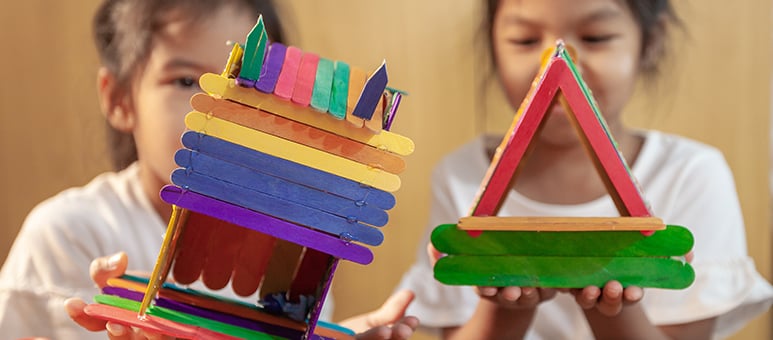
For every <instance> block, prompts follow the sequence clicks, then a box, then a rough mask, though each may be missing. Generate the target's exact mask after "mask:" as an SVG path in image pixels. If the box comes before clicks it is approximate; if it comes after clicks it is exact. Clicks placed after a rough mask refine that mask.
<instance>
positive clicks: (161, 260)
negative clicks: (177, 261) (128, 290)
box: [139, 203, 184, 317]
mask: <svg viewBox="0 0 773 340" xmlns="http://www.w3.org/2000/svg"><path fill="white" fill-rule="evenodd" d="M170 204H172V216H171V218H170V219H169V224H168V225H167V227H166V233H164V241H163V242H162V243H161V250H160V251H159V252H158V258H157V259H156V264H155V266H154V267H153V273H152V274H151V276H150V284H148V289H147V290H146V291H145V298H144V299H142V303H141V305H140V309H139V314H140V316H141V317H143V316H145V311H147V309H148V307H150V303H151V302H152V301H153V299H154V298H155V297H156V294H157V293H158V290H159V288H160V287H161V284H162V283H163V282H164V281H165V280H166V276H165V275H164V273H167V272H168V269H169V267H170V266H171V265H172V259H173V255H174V251H173V248H174V244H175V242H174V241H176V238H177V237H179V235H180V234H179V230H180V229H181V228H182V226H181V225H180V223H178V222H179V220H180V217H181V216H182V213H183V209H184V208H180V207H179V206H177V205H174V204H173V203H170Z"/></svg>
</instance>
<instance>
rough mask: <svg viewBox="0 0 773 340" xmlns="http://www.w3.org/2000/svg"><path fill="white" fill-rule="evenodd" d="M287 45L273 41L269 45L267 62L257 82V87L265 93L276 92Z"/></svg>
mask: <svg viewBox="0 0 773 340" xmlns="http://www.w3.org/2000/svg"><path fill="white" fill-rule="evenodd" d="M286 53H287V46H285V45H282V44H280V43H277V42H275V43H272V44H271V46H269V49H268V54H267V56H266V62H265V63H263V68H262V69H261V70H260V77H259V78H258V81H257V82H256V83H255V88H256V89H258V91H260V92H263V93H274V86H276V80H277V79H279V71H281V70H282V63H284V60H285V54H286Z"/></svg>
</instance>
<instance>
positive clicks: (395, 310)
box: [369, 290, 414, 327]
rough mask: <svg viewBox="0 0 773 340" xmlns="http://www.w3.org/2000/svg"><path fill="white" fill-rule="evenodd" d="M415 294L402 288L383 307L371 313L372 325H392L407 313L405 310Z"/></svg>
mask: <svg viewBox="0 0 773 340" xmlns="http://www.w3.org/2000/svg"><path fill="white" fill-rule="evenodd" d="M413 298H414V294H413V292H412V291H410V290H401V291H399V292H397V293H394V294H392V296H390V297H389V298H388V299H387V300H386V301H385V302H384V304H383V305H381V308H379V309H378V310H376V311H375V312H373V313H371V314H370V318H369V319H370V320H369V324H370V326H371V327H372V326H381V325H390V324H393V323H395V322H397V321H398V320H400V319H401V318H402V317H403V316H404V315H405V310H406V309H408V305H410V304H411V302H412V301H413Z"/></svg>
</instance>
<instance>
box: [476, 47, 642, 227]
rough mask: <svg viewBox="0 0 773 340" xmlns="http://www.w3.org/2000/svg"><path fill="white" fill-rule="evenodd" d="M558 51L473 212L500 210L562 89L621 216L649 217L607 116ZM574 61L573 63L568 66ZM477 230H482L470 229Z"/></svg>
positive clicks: (505, 143)
mask: <svg viewBox="0 0 773 340" xmlns="http://www.w3.org/2000/svg"><path fill="white" fill-rule="evenodd" d="M556 51H557V52H556V53H555V54H554V55H553V56H552V57H551V58H550V59H549V60H548V62H547V64H546V66H545V65H543V67H542V69H541V73H540V75H539V76H538V78H537V79H538V80H537V81H536V82H535V85H534V87H533V88H532V91H530V93H532V94H531V95H530V96H527V99H526V100H524V103H523V105H522V107H521V108H519V110H518V113H517V114H516V116H515V118H514V120H513V124H512V125H511V127H510V129H509V130H508V133H507V134H506V137H505V139H504V140H503V141H502V144H501V145H500V147H499V148H498V149H497V150H498V151H497V154H495V156H494V159H493V160H492V163H491V167H490V168H489V170H488V172H487V174H486V177H485V178H484V181H483V184H481V191H480V193H479V194H478V197H476V199H475V202H476V203H475V204H474V206H473V209H472V213H471V215H473V216H493V215H496V213H497V211H498V210H499V207H500V205H501V203H502V200H503V199H504V197H505V196H506V195H505V193H506V192H507V191H508V190H510V189H509V188H510V187H511V183H512V181H513V179H514V178H515V173H516V171H517V167H518V165H519V164H520V161H521V159H522V157H523V155H524V154H525V153H526V150H527V149H528V147H529V145H530V143H531V140H532V139H533V138H534V137H535V134H536V132H537V131H538V130H539V127H540V126H541V124H542V121H543V120H544V119H545V113H546V111H547V110H548V108H549V106H550V104H551V103H552V102H553V100H554V97H555V95H556V94H557V93H561V94H562V95H563V96H564V98H565V99H566V102H567V103H568V107H569V108H570V109H569V110H568V111H569V112H568V114H569V115H570V116H571V117H573V120H574V121H575V123H576V124H577V127H578V132H579V133H580V137H581V140H584V141H585V143H586V145H588V149H589V150H588V151H589V153H590V154H591V155H592V159H593V160H594V164H595V165H596V167H597V170H598V171H599V173H600V174H601V176H602V179H604V182H605V183H606V184H607V190H608V192H609V193H610V195H611V196H612V198H613V200H614V201H615V204H616V205H617V208H618V210H619V212H620V214H621V215H622V216H634V217H644V216H651V213H650V212H649V207H647V205H646V204H645V203H644V201H643V199H642V197H641V193H640V192H639V190H638V187H637V186H636V185H635V182H634V180H633V178H632V176H631V175H630V172H628V171H627V166H626V165H625V161H624V160H623V159H622V157H621V156H620V154H619V153H618V151H617V149H616V147H615V143H614V141H613V140H612V139H611V136H610V135H609V133H608V130H607V129H606V128H605V123H604V121H603V117H601V115H600V113H598V108H597V107H596V108H594V107H593V106H592V105H591V103H593V100H592V97H591V96H590V92H589V91H587V87H585V88H584V89H583V86H584V83H582V79H581V78H580V76H579V73H578V72H577V70H576V69H573V65H572V64H571V59H569V57H568V54H567V52H566V51H565V50H564V49H562V48H561V46H559V47H558V48H557V50H556ZM570 65H571V66H570ZM471 233H472V234H474V235H477V234H478V232H471Z"/></svg>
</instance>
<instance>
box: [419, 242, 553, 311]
mask: <svg viewBox="0 0 773 340" xmlns="http://www.w3.org/2000/svg"><path fill="white" fill-rule="evenodd" d="M427 256H428V257H429V262H430V266H435V262H437V260H438V259H440V258H441V257H442V256H443V254H442V253H441V252H439V251H438V250H437V249H435V246H433V245H432V243H428V244H427ZM477 291H478V295H480V297H481V298H483V299H486V300H489V301H492V302H495V303H497V304H498V305H500V306H503V307H506V308H510V309H513V308H534V307H537V305H539V304H540V303H541V302H543V301H547V300H550V299H552V298H553V297H554V296H556V293H557V290H555V289H550V288H534V287H477Z"/></svg>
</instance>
